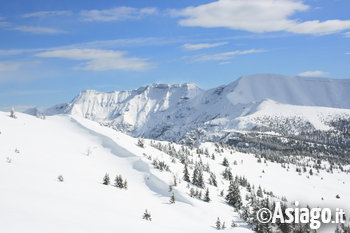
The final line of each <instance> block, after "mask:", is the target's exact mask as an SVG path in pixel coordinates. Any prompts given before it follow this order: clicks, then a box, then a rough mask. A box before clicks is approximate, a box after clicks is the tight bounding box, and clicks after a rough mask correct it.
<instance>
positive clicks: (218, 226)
mask: <svg viewBox="0 0 350 233" xmlns="http://www.w3.org/2000/svg"><path fill="white" fill-rule="evenodd" d="M215 227H216V229H217V230H220V229H221V221H220V218H219V217H218V218H217V219H216V222H215Z"/></svg>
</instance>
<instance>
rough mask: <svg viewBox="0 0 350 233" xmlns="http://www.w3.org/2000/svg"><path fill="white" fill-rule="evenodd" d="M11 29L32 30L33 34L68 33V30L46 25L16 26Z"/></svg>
mask: <svg viewBox="0 0 350 233" xmlns="http://www.w3.org/2000/svg"><path fill="white" fill-rule="evenodd" d="M11 29H12V30H16V31H21V32H30V33H33V34H48V35H56V34H62V33H66V31H63V30H60V29H55V28H46V27H31V26H16V27H13V28H11Z"/></svg>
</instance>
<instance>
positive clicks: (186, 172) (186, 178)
mask: <svg viewBox="0 0 350 233" xmlns="http://www.w3.org/2000/svg"><path fill="white" fill-rule="evenodd" d="M183 173H184V176H183V179H184V181H187V182H191V180H190V175H189V173H188V169H187V164H185V168H184V171H183Z"/></svg>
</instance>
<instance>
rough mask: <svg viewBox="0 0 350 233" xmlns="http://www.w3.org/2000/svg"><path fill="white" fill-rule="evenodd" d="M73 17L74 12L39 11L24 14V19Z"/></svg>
mask: <svg viewBox="0 0 350 233" xmlns="http://www.w3.org/2000/svg"><path fill="white" fill-rule="evenodd" d="M69 15H72V11H37V12H32V13H27V14H23V15H22V17H23V18H31V17H49V16H69Z"/></svg>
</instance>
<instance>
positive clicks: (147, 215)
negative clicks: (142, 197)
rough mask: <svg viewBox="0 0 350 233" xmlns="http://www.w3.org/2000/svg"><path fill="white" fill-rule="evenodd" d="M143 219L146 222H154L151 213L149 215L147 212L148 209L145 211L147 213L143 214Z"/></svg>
mask: <svg viewBox="0 0 350 233" xmlns="http://www.w3.org/2000/svg"><path fill="white" fill-rule="evenodd" d="M142 218H143V219H145V220H147V221H152V217H151V213H149V212H148V211H147V209H146V210H145V213H143V216H142Z"/></svg>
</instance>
